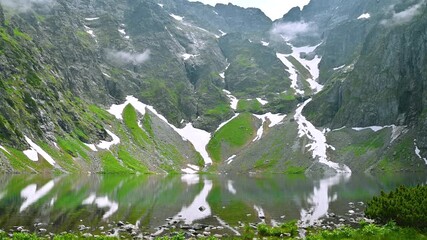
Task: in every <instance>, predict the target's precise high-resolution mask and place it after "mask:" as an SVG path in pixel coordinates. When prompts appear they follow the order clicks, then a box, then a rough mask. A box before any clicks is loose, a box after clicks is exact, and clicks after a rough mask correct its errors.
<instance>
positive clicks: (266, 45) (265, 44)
mask: <svg viewBox="0 0 427 240" xmlns="http://www.w3.org/2000/svg"><path fill="white" fill-rule="evenodd" d="M261 44H262V45H263V46H265V47H268V45H270V43H269V42H264V41H261Z"/></svg>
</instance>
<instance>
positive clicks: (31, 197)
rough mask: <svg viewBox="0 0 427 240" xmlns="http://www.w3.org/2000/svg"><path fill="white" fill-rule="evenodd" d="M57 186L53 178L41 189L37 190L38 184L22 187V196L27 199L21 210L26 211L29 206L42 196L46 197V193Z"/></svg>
mask: <svg viewBox="0 0 427 240" xmlns="http://www.w3.org/2000/svg"><path fill="white" fill-rule="evenodd" d="M54 186H55V182H54V180H51V181H50V182H48V183H46V184H45V185H44V186H43V187H41V188H40V189H39V190H37V185H36V184H31V185H28V186H27V187H26V188H24V189H22V191H21V197H22V198H24V199H25V201H24V202H23V203H22V205H21V207H20V208H19V212H22V211H24V210H25V209H27V208H28V207H29V206H31V205H32V204H34V203H35V202H37V201H38V200H39V199H40V198H42V197H44V196H45V195H46V194H48V193H49V192H50V190H52V188H53V187H54Z"/></svg>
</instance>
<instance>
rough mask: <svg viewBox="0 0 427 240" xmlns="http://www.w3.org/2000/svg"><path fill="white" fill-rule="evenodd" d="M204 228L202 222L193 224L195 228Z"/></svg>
mask: <svg viewBox="0 0 427 240" xmlns="http://www.w3.org/2000/svg"><path fill="white" fill-rule="evenodd" d="M203 228H204V226H203V225H202V224H198V223H196V224H194V225H193V229H195V230H197V231H198V230H202V229H203Z"/></svg>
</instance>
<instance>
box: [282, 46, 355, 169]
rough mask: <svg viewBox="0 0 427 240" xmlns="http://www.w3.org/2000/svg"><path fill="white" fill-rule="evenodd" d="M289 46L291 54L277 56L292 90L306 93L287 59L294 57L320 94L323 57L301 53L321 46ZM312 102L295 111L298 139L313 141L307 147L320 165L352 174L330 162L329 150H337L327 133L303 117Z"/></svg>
mask: <svg viewBox="0 0 427 240" xmlns="http://www.w3.org/2000/svg"><path fill="white" fill-rule="evenodd" d="M288 44H289V45H290V46H291V47H292V53H291V54H280V53H277V54H276V55H277V58H279V60H281V61H282V63H283V64H284V65H285V66H287V67H288V70H287V71H288V72H289V74H290V75H291V76H290V78H291V80H292V83H291V88H293V89H294V90H295V92H296V93H297V94H302V95H303V94H304V91H303V90H302V89H299V88H298V73H297V71H296V69H295V67H294V65H293V64H292V63H291V62H290V61H289V60H288V59H287V57H289V56H293V57H294V58H295V59H296V60H298V61H299V62H300V63H301V64H302V65H303V66H304V67H305V68H306V69H307V70H308V71H309V72H310V74H311V78H310V79H306V81H307V82H308V83H309V84H310V88H311V89H312V90H313V93H314V94H316V93H318V92H320V91H321V90H322V89H323V85H321V84H319V83H318V82H316V80H317V79H318V77H319V63H320V61H321V57H319V56H318V55H316V56H315V57H314V58H313V59H312V60H307V59H304V58H301V53H307V54H308V53H311V52H313V51H314V50H315V49H316V48H317V47H318V46H319V45H320V44H319V45H316V46H305V47H298V48H297V47H294V46H292V45H291V44H290V43H288ZM311 100H312V99H311V98H310V99H308V100H306V101H305V102H304V103H302V104H301V105H300V106H299V107H298V108H297V109H296V110H295V115H294V119H295V121H296V122H297V124H298V137H300V138H301V137H304V136H306V137H307V138H308V139H309V140H310V141H311V143H309V144H307V146H306V147H310V149H309V151H312V152H313V154H312V156H313V159H315V160H316V159H317V160H318V161H319V162H320V163H322V164H325V165H326V166H328V167H330V168H332V169H334V170H335V171H336V172H337V173H350V172H351V170H350V168H349V167H347V166H345V165H344V164H338V163H335V162H332V161H329V160H328V156H327V149H328V148H330V149H332V150H335V149H334V148H333V147H332V146H331V145H329V144H327V143H326V136H325V133H324V132H322V131H320V130H318V129H317V128H316V127H315V126H314V125H313V124H312V123H311V122H309V121H308V120H307V119H306V118H305V117H304V116H303V115H302V110H303V109H304V107H305V106H306V105H307V104H308V103H309V102H310V101H311Z"/></svg>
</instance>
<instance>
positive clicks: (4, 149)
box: [0, 145, 11, 155]
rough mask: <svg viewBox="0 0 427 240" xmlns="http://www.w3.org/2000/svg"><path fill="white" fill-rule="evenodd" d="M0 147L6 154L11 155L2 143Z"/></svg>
mask: <svg viewBox="0 0 427 240" xmlns="http://www.w3.org/2000/svg"><path fill="white" fill-rule="evenodd" d="M0 149H1V150H3V151H5V152H6V153H7V154H9V155H11V154H10V152H9V151H8V150H7V149H6V148H4V147H3V146H2V145H0Z"/></svg>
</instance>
